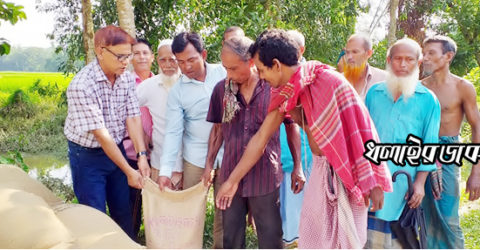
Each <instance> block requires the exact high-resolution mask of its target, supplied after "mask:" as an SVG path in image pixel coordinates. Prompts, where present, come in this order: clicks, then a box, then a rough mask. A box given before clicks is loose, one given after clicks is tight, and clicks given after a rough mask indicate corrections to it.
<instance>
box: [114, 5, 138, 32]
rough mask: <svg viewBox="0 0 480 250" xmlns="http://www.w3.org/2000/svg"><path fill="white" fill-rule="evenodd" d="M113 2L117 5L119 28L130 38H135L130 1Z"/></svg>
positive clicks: (133, 18)
mask: <svg viewBox="0 0 480 250" xmlns="http://www.w3.org/2000/svg"><path fill="white" fill-rule="evenodd" d="M115 2H116V3H117V13H118V21H119V23H120V27H121V28H122V29H124V30H125V31H126V32H127V33H128V34H130V35H131V36H133V37H136V36H135V17H134V16H133V7H132V0H116V1H115Z"/></svg>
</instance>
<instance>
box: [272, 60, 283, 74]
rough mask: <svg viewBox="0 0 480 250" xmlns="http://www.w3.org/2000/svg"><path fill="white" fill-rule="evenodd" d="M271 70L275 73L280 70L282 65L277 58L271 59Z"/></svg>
mask: <svg viewBox="0 0 480 250" xmlns="http://www.w3.org/2000/svg"><path fill="white" fill-rule="evenodd" d="M272 69H273V70H275V71H281V69H282V64H281V63H280V61H279V60H278V59H277V58H273V60H272Z"/></svg>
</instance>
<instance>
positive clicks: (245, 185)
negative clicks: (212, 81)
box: [207, 80, 283, 197]
mask: <svg viewBox="0 0 480 250" xmlns="http://www.w3.org/2000/svg"><path fill="white" fill-rule="evenodd" d="M224 92H225V81H224V80H223V81H221V82H219V83H218V84H217V85H216V86H215V88H214V90H213V93H212V97H211V99H210V109H209V110H208V116H207V121H209V122H213V123H221V122H222V116H223V96H224ZM236 97H237V100H238V102H239V105H240V110H238V111H237V113H236V114H235V117H234V118H233V119H232V121H230V122H229V123H222V130H223V140H224V147H225V148H224V153H223V161H222V167H221V169H220V179H221V180H226V179H227V178H228V177H229V176H230V174H231V173H232V172H233V170H234V168H235V166H236V165H237V163H238V162H239V161H240V158H241V157H242V155H243V152H244V151H245V148H246V147H247V144H248V142H249V141H250V139H251V138H252V137H253V135H255V133H256V132H257V131H258V130H259V129H260V126H261V125H262V123H263V120H264V119H265V116H266V115H267V113H268V105H269V103H270V86H269V85H268V83H267V82H265V81H263V80H260V81H259V82H258V83H257V86H256V87H255V90H254V92H253V95H252V98H251V100H250V103H248V104H247V103H246V102H245V99H244V98H243V96H242V94H241V93H240V91H239V92H238V94H237V95H236ZM278 137H279V133H278V131H277V132H275V134H274V135H273V136H272V138H271V139H270V141H269V142H268V144H267V147H266V148H265V152H264V154H263V155H262V157H261V158H260V160H259V161H258V162H257V163H256V164H255V165H254V167H253V168H252V169H250V171H249V172H248V173H247V174H246V175H245V177H243V179H242V180H241V181H240V183H239V186H238V192H239V194H240V195H241V196H242V197H252V196H261V195H265V194H269V193H271V192H273V191H274V190H275V189H276V188H278V187H279V186H280V183H281V181H282V179H283V174H282V167H281V164H280V141H279V139H278Z"/></svg>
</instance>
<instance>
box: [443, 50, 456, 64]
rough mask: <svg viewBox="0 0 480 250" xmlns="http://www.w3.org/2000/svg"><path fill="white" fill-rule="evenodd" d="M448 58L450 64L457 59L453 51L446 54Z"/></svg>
mask: <svg viewBox="0 0 480 250" xmlns="http://www.w3.org/2000/svg"><path fill="white" fill-rule="evenodd" d="M445 56H447V60H448V62H449V63H450V64H452V61H453V58H454V57H455V54H454V53H453V52H452V51H449V52H447V53H446V54H445Z"/></svg>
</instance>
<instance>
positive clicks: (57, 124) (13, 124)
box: [0, 72, 71, 158]
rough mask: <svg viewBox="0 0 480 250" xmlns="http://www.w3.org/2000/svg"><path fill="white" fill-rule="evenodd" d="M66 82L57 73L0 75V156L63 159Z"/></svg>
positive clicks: (67, 81)
mask: <svg viewBox="0 0 480 250" xmlns="http://www.w3.org/2000/svg"><path fill="white" fill-rule="evenodd" d="M70 80H71V77H65V76H63V75H62V74H60V73H28V72H0V152H8V151H15V150H18V151H21V152H28V153H47V152H48V153H54V154H55V155H58V156H61V157H64V158H66V152H67V151H66V150H67V146H66V141H65V138H64V136H63V123H64V121H65V117H66V113H67V108H66V100H65V94H64V93H65V90H66V87H67V86H68V83H69V82H70Z"/></svg>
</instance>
